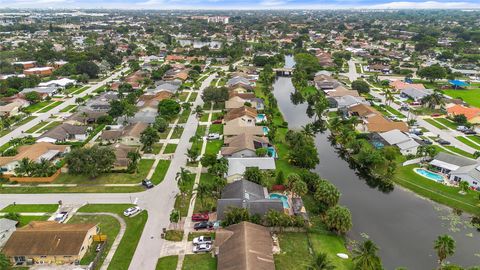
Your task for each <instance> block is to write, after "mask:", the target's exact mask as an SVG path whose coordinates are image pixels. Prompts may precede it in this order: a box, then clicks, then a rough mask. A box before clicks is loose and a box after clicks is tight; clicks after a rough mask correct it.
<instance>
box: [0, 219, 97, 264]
mask: <svg viewBox="0 0 480 270" xmlns="http://www.w3.org/2000/svg"><path fill="white" fill-rule="evenodd" d="M97 233H98V226H97V225H96V224H93V223H85V224H67V223H58V222H55V221H32V222H30V223H29V224H28V225H27V226H25V227H22V228H19V229H17V230H16V231H15V232H14V233H13V234H12V236H11V237H10V239H8V241H7V243H6V244H5V247H4V248H3V250H2V252H3V253H4V254H5V255H6V256H7V257H8V258H10V261H11V263H12V264H14V265H17V266H21V265H25V264H26V263H27V262H33V263H38V264H44V263H45V264H70V263H79V262H80V260H81V259H82V258H83V256H84V255H85V254H86V253H87V251H88V248H89V247H90V246H91V245H92V243H93V236H94V235H96V234H97Z"/></svg>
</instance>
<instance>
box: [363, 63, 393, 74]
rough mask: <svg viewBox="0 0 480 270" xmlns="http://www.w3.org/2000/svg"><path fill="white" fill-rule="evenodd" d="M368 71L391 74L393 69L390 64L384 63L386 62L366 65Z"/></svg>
mask: <svg viewBox="0 0 480 270" xmlns="http://www.w3.org/2000/svg"><path fill="white" fill-rule="evenodd" d="M364 68H365V70H366V71H369V72H381V73H383V74H390V73H391V69H390V66H389V65H384V64H371V65H368V66H366V67H364Z"/></svg>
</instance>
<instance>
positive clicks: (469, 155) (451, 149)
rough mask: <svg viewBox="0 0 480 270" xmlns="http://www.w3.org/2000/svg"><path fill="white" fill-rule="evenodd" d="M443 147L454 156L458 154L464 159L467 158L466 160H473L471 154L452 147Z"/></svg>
mask: <svg viewBox="0 0 480 270" xmlns="http://www.w3.org/2000/svg"><path fill="white" fill-rule="evenodd" d="M443 147H445V148H446V149H448V150H450V151H452V152H454V153H455V154H458V155H460V156H464V157H467V158H474V157H473V155H472V154H470V153H468V152H466V151H463V150H462V149H459V148H457V147H455V146H452V145H445V146H443Z"/></svg>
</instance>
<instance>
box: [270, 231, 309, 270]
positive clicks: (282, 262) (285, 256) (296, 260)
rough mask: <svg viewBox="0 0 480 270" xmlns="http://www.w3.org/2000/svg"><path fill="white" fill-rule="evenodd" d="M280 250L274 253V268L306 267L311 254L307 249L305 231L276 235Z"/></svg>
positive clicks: (287, 269)
mask: <svg viewBox="0 0 480 270" xmlns="http://www.w3.org/2000/svg"><path fill="white" fill-rule="evenodd" d="M278 238H279V242H280V248H281V252H280V254H276V255H274V258H275V269H276V270H297V269H299V270H300V269H302V270H303V269H308V266H309V262H310V261H311V260H313V256H312V255H311V254H310V252H309V249H308V238H307V234H306V233H281V234H279V235H278Z"/></svg>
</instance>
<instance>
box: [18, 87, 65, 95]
mask: <svg viewBox="0 0 480 270" xmlns="http://www.w3.org/2000/svg"><path fill="white" fill-rule="evenodd" d="M30 92H37V93H38V94H40V96H41V97H42V98H45V97H47V96H53V95H55V94H56V93H57V92H58V88H57V87H53V86H50V87H32V88H24V89H23V90H22V91H20V94H21V95H23V96H25V94H27V93H30Z"/></svg>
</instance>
